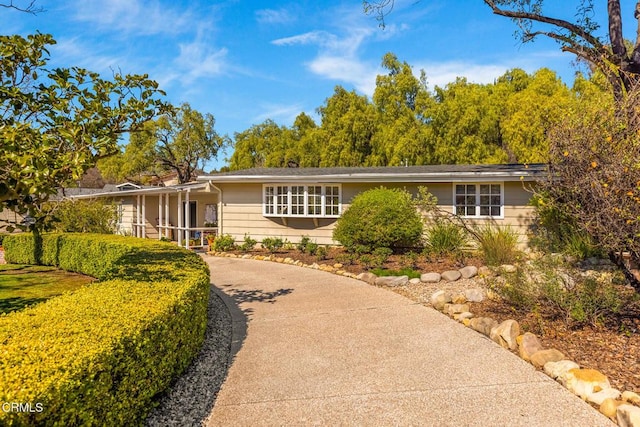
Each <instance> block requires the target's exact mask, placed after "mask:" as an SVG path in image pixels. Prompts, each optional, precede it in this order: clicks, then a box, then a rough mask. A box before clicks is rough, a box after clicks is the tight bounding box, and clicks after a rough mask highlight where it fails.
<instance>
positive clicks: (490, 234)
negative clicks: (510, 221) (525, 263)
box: [474, 224, 520, 265]
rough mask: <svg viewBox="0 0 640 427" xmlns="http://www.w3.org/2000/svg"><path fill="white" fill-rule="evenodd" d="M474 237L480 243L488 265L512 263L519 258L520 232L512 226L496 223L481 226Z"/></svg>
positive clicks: (475, 231)
mask: <svg viewBox="0 0 640 427" xmlns="http://www.w3.org/2000/svg"><path fill="white" fill-rule="evenodd" d="M474 237H475V238H476V240H477V241H478V244H479V245H480V250H481V251H482V256H483V258H484V261H485V262H486V263H487V264H488V265H501V264H511V263H513V262H515V261H517V259H518V255H519V254H520V252H519V251H518V234H517V233H516V232H515V231H514V230H513V229H511V227H509V226H506V227H500V226H496V225H491V224H489V225H484V226H479V227H477V228H476V229H475V230H474Z"/></svg>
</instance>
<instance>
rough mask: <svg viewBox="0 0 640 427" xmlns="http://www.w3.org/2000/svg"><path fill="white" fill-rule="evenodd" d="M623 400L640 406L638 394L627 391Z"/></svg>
mask: <svg viewBox="0 0 640 427" xmlns="http://www.w3.org/2000/svg"><path fill="white" fill-rule="evenodd" d="M622 400H624V401H625V402H631V403H633V404H634V405H639V406H640V395H639V394H638V393H634V392H632V391H625V392H624V393H622Z"/></svg>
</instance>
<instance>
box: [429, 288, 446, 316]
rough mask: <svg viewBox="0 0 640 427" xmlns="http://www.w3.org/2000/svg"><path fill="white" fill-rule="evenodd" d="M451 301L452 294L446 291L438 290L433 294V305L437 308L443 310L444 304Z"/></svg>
mask: <svg viewBox="0 0 640 427" xmlns="http://www.w3.org/2000/svg"><path fill="white" fill-rule="evenodd" d="M450 302H451V294H450V293H449V292H445V291H436V292H434V293H433V295H431V305H432V306H433V308H435V309H436V310H439V311H442V310H443V309H444V305H445V304H447V303H450Z"/></svg>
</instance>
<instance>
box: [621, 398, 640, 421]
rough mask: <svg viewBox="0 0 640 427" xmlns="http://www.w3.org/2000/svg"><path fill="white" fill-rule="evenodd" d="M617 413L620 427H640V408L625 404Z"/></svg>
mask: <svg viewBox="0 0 640 427" xmlns="http://www.w3.org/2000/svg"><path fill="white" fill-rule="evenodd" d="M616 412H617V413H616V418H617V420H618V425H619V426H620V427H640V408H638V407H637V406H633V405H629V404H628V403H623V404H622V405H620V406H618V410H617V411H616Z"/></svg>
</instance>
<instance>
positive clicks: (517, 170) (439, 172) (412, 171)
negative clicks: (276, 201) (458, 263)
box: [198, 163, 547, 183]
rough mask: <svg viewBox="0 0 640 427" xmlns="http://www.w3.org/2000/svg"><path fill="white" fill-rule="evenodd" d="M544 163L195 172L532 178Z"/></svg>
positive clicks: (281, 177)
mask: <svg viewBox="0 0 640 427" xmlns="http://www.w3.org/2000/svg"><path fill="white" fill-rule="evenodd" d="M546 169H547V165H546V164H542V163H535V164H529V165H525V164H499V165H424V166H388V167H332V168H252V169H243V170H237V171H231V172H223V173H218V174H212V175H201V176H198V181H211V182H229V183H231V182H270V181H271V182H274V181H304V182H312V181H313V182H450V181H491V180H499V181H519V180H521V179H522V180H525V181H532V180H534V179H535V177H536V176H538V175H540V174H542V173H543V172H544V171H545V170H546Z"/></svg>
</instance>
